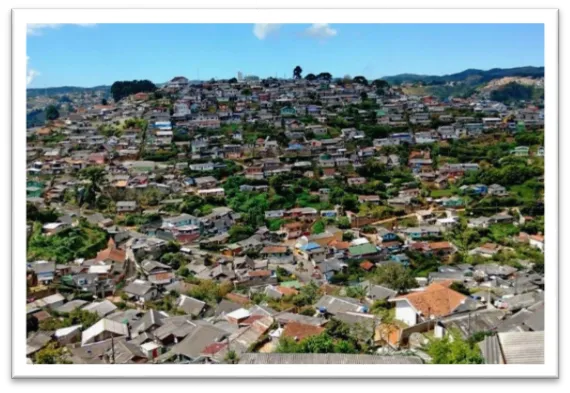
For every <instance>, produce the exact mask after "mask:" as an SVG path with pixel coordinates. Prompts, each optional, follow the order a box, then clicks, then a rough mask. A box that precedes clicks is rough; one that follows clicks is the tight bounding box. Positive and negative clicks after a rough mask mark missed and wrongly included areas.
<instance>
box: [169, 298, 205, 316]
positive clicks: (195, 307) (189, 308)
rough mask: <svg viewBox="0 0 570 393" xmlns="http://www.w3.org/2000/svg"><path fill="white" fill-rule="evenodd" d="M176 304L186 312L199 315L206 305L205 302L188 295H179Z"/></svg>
mask: <svg viewBox="0 0 570 393" xmlns="http://www.w3.org/2000/svg"><path fill="white" fill-rule="evenodd" d="M176 305H177V307H178V308H180V309H182V310H184V312H185V313H186V314H189V315H199V314H200V313H201V312H202V310H203V309H204V307H205V306H206V303H205V302H203V301H201V300H198V299H194V298H193V297H190V296H186V295H180V297H179V298H178V301H177V303H176Z"/></svg>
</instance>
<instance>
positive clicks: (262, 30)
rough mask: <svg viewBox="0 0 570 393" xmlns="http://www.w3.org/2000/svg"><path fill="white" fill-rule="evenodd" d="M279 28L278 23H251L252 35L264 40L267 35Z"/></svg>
mask: <svg viewBox="0 0 570 393" xmlns="http://www.w3.org/2000/svg"><path fill="white" fill-rule="evenodd" d="M280 28H281V25H280V24H278V23H256V24H254V25H253V35H255V36H256V37H257V38H258V39H260V40H264V39H265V38H266V37H267V36H268V35H270V34H273V33H275V32H277V31H278V30H279V29H280Z"/></svg>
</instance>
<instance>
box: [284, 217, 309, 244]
mask: <svg viewBox="0 0 570 393" xmlns="http://www.w3.org/2000/svg"><path fill="white" fill-rule="evenodd" d="M303 228H304V225H303V223H301V222H298V221H295V222H288V223H285V224H283V225H282V226H281V231H283V233H285V237H286V239H288V240H289V239H296V238H298V237H300V236H302V235H303Z"/></svg>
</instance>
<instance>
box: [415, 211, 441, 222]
mask: <svg viewBox="0 0 570 393" xmlns="http://www.w3.org/2000/svg"><path fill="white" fill-rule="evenodd" d="M416 218H417V220H418V223H419V224H428V225H429V224H433V223H435V220H436V216H435V213H433V212H432V211H431V210H417V211H416Z"/></svg>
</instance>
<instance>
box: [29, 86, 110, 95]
mask: <svg viewBox="0 0 570 393" xmlns="http://www.w3.org/2000/svg"><path fill="white" fill-rule="evenodd" d="M110 90H111V86H105V85H102V86H95V87H77V86H61V87H47V88H45V89H38V88H34V89H26V94H27V95H28V97H37V96H53V95H59V94H72V93H82V92H86V93H88V92H94V91H104V92H109V91H110Z"/></svg>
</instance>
